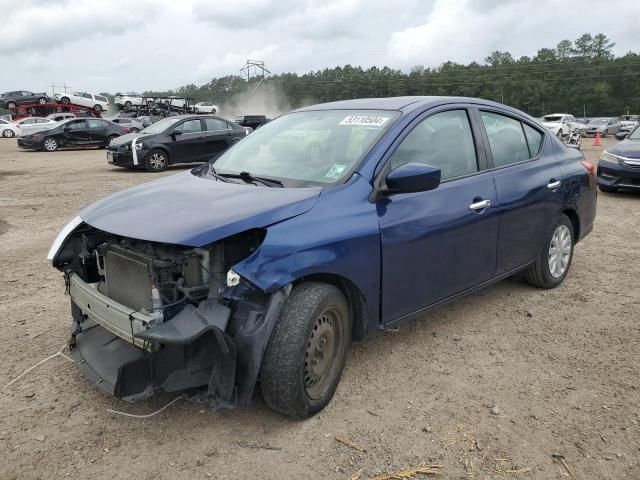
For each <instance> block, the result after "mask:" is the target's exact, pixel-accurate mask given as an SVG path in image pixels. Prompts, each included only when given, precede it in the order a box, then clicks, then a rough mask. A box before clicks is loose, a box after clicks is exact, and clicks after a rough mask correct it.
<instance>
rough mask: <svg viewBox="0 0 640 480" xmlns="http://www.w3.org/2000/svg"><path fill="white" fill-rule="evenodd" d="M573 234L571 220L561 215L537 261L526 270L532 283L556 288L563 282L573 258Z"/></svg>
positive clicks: (550, 231)
mask: <svg viewBox="0 0 640 480" xmlns="http://www.w3.org/2000/svg"><path fill="white" fill-rule="evenodd" d="M573 235H574V232H573V224H572V223H571V220H569V218H568V217H567V216H566V215H564V214H561V215H559V216H558V218H557V220H556V222H555V223H554V226H553V227H552V228H551V229H550V230H549V233H548V234H547V236H546V240H545V244H544V245H543V247H542V248H541V249H540V252H539V253H538V255H537V257H536V259H535V261H534V262H533V264H532V265H531V266H530V267H529V268H528V270H527V271H526V278H527V281H528V282H529V283H530V284H531V285H535V286H536V287H540V288H554V287H557V286H558V285H560V284H561V283H562V282H563V280H564V279H565V277H566V276H567V273H569V268H570V267H571V259H572V258H573V244H574V237H573Z"/></svg>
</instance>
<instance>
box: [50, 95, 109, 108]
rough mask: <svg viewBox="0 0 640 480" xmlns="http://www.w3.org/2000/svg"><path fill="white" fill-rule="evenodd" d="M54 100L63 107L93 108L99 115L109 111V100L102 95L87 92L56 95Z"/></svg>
mask: <svg viewBox="0 0 640 480" xmlns="http://www.w3.org/2000/svg"><path fill="white" fill-rule="evenodd" d="M53 98H55V99H56V100H57V101H58V102H60V103H61V104H63V105H69V104H73V105H78V106H80V107H87V108H92V109H93V110H94V111H96V112H98V113H99V112H106V111H107V110H109V99H108V98H107V97H103V96H102V95H93V94H92V93H87V92H73V93H56V94H54V95H53Z"/></svg>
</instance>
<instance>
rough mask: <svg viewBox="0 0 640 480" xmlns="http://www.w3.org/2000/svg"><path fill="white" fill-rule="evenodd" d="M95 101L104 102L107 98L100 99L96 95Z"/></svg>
mask: <svg viewBox="0 0 640 480" xmlns="http://www.w3.org/2000/svg"><path fill="white" fill-rule="evenodd" d="M96 100H98V101H99V102H106V101H107V98H106V97H102V96H100V95H96Z"/></svg>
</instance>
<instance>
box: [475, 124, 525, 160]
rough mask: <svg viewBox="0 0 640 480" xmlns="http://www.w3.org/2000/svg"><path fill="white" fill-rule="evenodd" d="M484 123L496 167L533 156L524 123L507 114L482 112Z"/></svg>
mask: <svg viewBox="0 0 640 480" xmlns="http://www.w3.org/2000/svg"><path fill="white" fill-rule="evenodd" d="M480 116H481V117H482V122H483V123H484V126H485V130H486V132H487V136H488V137H489V145H490V146H491V155H492V156H493V166H494V167H504V166H506V165H511V164H513V163H519V162H523V161H525V160H529V159H530V158H531V156H532V155H531V154H530V153H529V146H528V144H527V139H526V138H525V135H524V130H523V129H522V124H521V123H520V121H519V120H516V119H514V118H511V117H507V116H506V115H500V114H498V113H493V112H480Z"/></svg>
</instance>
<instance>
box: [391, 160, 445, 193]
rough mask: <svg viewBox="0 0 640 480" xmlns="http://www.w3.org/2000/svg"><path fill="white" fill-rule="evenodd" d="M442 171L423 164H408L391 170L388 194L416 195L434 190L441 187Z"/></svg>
mask: <svg viewBox="0 0 640 480" xmlns="http://www.w3.org/2000/svg"><path fill="white" fill-rule="evenodd" d="M440 177H441V171H440V169H439V168H438V167H434V166H432V165H425V164H422V163H406V164H404V165H401V166H399V167H398V168H396V169H394V170H391V171H390V172H389V174H388V175H387V177H386V178H385V182H386V184H387V189H386V191H385V193H386V194H393V193H414V192H426V191H428V190H433V189H434V188H437V187H438V185H440Z"/></svg>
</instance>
